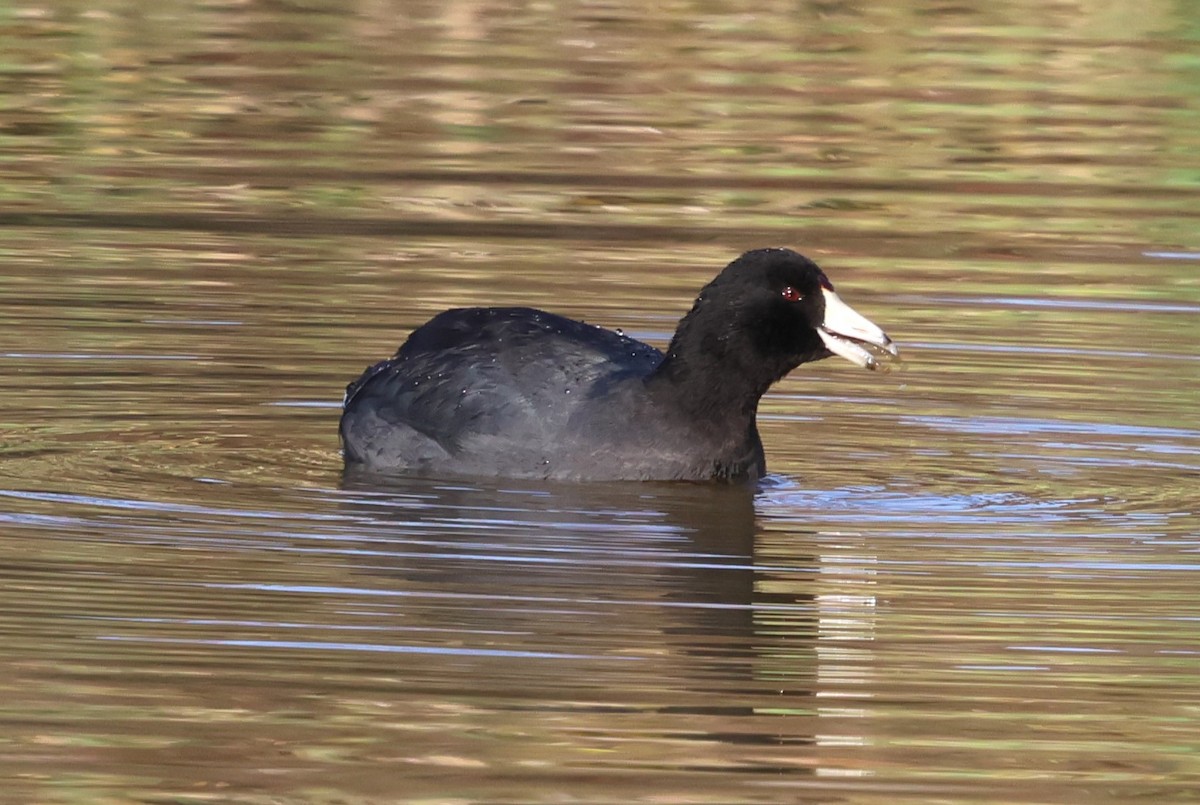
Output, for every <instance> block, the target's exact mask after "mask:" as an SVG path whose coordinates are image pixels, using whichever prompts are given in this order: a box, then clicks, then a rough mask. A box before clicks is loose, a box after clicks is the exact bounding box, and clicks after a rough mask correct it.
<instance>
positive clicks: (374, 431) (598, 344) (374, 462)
mask: <svg viewBox="0 0 1200 805" xmlns="http://www.w3.org/2000/svg"><path fill="white" fill-rule="evenodd" d="M662 358H663V355H662V353H661V352H659V351H658V350H657V349H654V348H653V347H651V346H649V345H647V344H644V343H642V342H640V341H636V340H634V339H632V338H628V337H625V336H623V335H620V334H618V333H614V332H611V331H609V330H605V329H603V328H600V327H595V326H592V325H588V324H584V323H583V322H579V321H574V320H572V319H567V318H564V317H562V316H558V315H555V314H552V313H546V312H544V311H539V310H533V309H530V308H460V309H455V310H448V311H446V312H444V313H441V314H439V315H438V316H436V317H434V318H433V319H431V320H430V321H429V322H428V323H427V324H425V325H423V326H422V327H419V328H418V329H417V330H415V331H413V333H412V334H411V335H410V336H409V338H408V340H407V341H406V342H405V343H404V344H403V346H401V347H400V349H399V350H398V351H397V353H396V355H395V356H394V357H392V358H389V359H388V360H386V361H383V362H381V363H378V364H376V365H374V366H372V367H371V368H369V369H367V371H366V372H364V373H363V375H362V376H361V377H359V378H358V379H357V380H355V381H354V382H353V383H351V384H350V386H349V387H348V388H347V389H346V398H345V402H344V403H343V412H342V422H341V435H342V442H343V447H344V450H345V454H346V457H347V459H348V460H350V461H353V462H358V463H362V464H364V465H366V466H368V467H371V468H375V469H383V470H396V471H432V472H451V473H456V474H486V475H494V474H499V475H509V476H520V475H524V476H535V477H536V476H539V475H540V474H541V473H542V468H543V467H548V466H550V465H551V463H552V459H553V455H552V452H553V450H554V448H555V445H556V444H560V443H561V442H562V440H563V439H564V438H565V437H566V435H567V434H566V431H567V428H568V427H569V423H570V421H571V417H572V415H573V414H574V413H575V412H576V411H577V410H578V409H580V408H581V407H583V406H586V405H587V401H588V400H589V398H593V397H595V396H597V395H599V394H602V393H604V391H605V390H606V389H608V388H610V387H611V386H612V385H613V384H617V383H621V382H626V381H629V380H631V379H635V378H641V377H645V376H646V375H648V374H650V373H651V372H652V371H653V369H654V368H655V367H656V366H657V365H658V364H659V363H660V362H661V361H662Z"/></svg>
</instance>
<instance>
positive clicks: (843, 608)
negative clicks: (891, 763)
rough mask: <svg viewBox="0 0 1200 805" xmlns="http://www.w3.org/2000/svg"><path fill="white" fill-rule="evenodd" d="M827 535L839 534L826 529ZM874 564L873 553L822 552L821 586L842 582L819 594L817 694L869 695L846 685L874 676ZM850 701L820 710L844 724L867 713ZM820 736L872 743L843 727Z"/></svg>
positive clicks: (854, 772) (844, 771)
mask: <svg viewBox="0 0 1200 805" xmlns="http://www.w3.org/2000/svg"><path fill="white" fill-rule="evenodd" d="M824 536H839V535H838V534H830V533H826V534H824ZM846 536H858V535H846ZM875 564H876V559H875V557H873V556H854V555H850V556H848V555H846V554H844V553H838V554H832V555H831V554H822V555H821V557H820V562H818V564H817V572H818V574H819V579H818V583H819V585H820V587H821V588H822V589H827V588H829V587H835V588H841V589H837V590H836V591H835V592H821V593H818V594H817V596H816V611H817V640H816V656H817V690H816V698H817V699H818V700H821V699H825V700H836V699H839V698H842V699H853V700H861V699H864V698H869V697H870V696H871V693H870V692H869V691H868V690H866V689H862V690H853V689H851V690H848V689H847V686H856V687H858V686H865V685H867V684H868V683H870V682H872V681H874V674H872V672H871V669H872V659H873V656H874V654H873V652H872V651H871V650H870V649H869V648H864V647H863V646H865V645H866V644H868V643H869V642H870V641H872V640H874V638H875V595H874V589H873V588H874V586H875V578H874V577H875V574H876V571H875V568H874V565H875ZM848 644H849V645H848ZM848 704H849V702H847V703H846V704H844V705H838V704H834V703H833V702H832V701H831V702H829V704H824V705H821V704H819V705H818V707H817V716H818V717H820V718H829V719H837V720H838V723H841V724H845V723H847V722H846V719H851V718H865V717H866V715H867V710H866V709H865V708H862V707H852V706H847V705H848ZM816 742H817V744H818V745H820V746H839V747H846V746H864V745H866V744H868V743H869V742H868V740H867V738H866V736H865V735H863V734H861V733H859V734H846V733H845V732H842V733H839V734H834V733H828V734H823V733H818V734H817V735H816ZM816 773H817V774H818V775H819V776H824V777H864V776H868V775H870V774H871V772H870V770H868V769H853V768H845V767H838V766H820V767H818V768H817V769H816Z"/></svg>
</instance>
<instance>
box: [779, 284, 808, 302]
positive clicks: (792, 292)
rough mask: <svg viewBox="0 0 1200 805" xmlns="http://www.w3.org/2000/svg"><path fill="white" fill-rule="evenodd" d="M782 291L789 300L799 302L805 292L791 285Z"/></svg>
mask: <svg viewBox="0 0 1200 805" xmlns="http://www.w3.org/2000/svg"><path fill="white" fill-rule="evenodd" d="M781 293H782V294H783V298H784V299H786V300H788V301H789V302H799V301H800V300H801V299H803V298H804V294H802V293H800V292H799V291H797V290H796V289H795V288H793V287H792V286H791V285H789V286H787V287H786V288H784V289H783V291H781Z"/></svg>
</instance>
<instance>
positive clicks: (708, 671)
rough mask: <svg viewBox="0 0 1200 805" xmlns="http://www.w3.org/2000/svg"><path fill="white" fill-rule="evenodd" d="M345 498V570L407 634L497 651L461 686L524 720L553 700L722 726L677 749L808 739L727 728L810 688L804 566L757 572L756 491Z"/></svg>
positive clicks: (446, 486) (434, 484) (371, 482)
mask: <svg viewBox="0 0 1200 805" xmlns="http://www.w3.org/2000/svg"><path fill="white" fill-rule="evenodd" d="M343 486H344V491H345V493H346V498H345V500H346V503H345V505H346V506H347V507H348V508H349V509H350V510H351V511H352V512H353V514H354V515H355V517H356V519H358V520H359V522H361V523H362V527H361V535H362V537H363V538H364V540H368V541H369V543H370V548H369V549H368V550H364V552H363V560H362V563H361V565H359V568H360V569H361V570H362V571H364V572H367V573H369V574H371V576H372V582H371V586H373V587H376V588H379V587H381V586H382V587H386V588H388V589H390V590H394V591H396V592H397V593H399V594H400V595H401V597H400V598H399V599H396V600H398V601H399V602H400V603H399V605H398V607H399V612H400V614H401V616H402V617H403V619H404V621H405V623H406V624H408V625H409V626H416V627H419V628H420V629H422V630H426V632H425V633H426V634H427V635H428V638H427V639H428V640H431V641H444V642H445V643H446V644H453V645H456V646H480V647H486V648H487V649H488V650H490V651H497V650H498V651H504V652H511V653H512V658H513V663H514V664H510V665H506V666H505V667H504V670H499V667H498V665H497V663H496V662H491V663H488V662H478V663H475V664H474V666H473V668H472V669H471V673H472V674H478V678H474V679H473V681H472V682H471V683H470V684H471V685H480V686H483V687H485V688H486V689H488V690H491V691H493V692H494V693H495V694H497V695H499V696H504V697H508V698H514V697H515V698H521V699H524V700H526V701H525V703H524V704H523V705H522V706H526V707H528V706H539V705H536V704H533V703H531V702H529V701H528V699H529V698H530V697H534V698H536V697H544V698H545V699H547V700H549V699H558V700H561V699H562V698H563V697H564V695H566V693H565V691H569V695H570V698H571V699H572V701H573V702H575V703H576V705H577V704H578V703H579V702H580V701H581V700H587V701H590V702H591V703H592V705H593V706H596V707H603V708H605V709H606V710H611V709H612V708H614V707H617V708H621V707H634V708H637V709H639V710H640V711H647V710H651V711H653V712H657V713H659V714H673V715H681V716H691V717H693V720H694V717H712V716H719V717H721V718H719V719H717V722H718V723H719V724H720V726H718V723H713V722H712V721H707V720H706V721H704V722H703V723H704V726H703V727H700V724H699V723H691V722H689V724H690V726H689V727H688V729H686V730H682V731H679V734H678V735H676V736H675V737H683V738H688V739H703V740H717V741H721V742H727V743H756V742H765V743H772V744H781V743H788V744H790V743H808V742H810V741H811V736H810V735H809V734H807V732H806V729H807V728H806V729H800V730H799V731H796V730H795V729H793V728H789V729H784V730H782V731H781V730H780V729H779V728H780V726H781V725H780V723H779V722H778V720H777V719H776V720H775V721H773V722H772V726H771V728H770V730H768V731H767V732H763V731H761V730H760V729H757V728H749V725H748V723H747V722H744V721H743V719H744V718H746V717H750V716H754V715H755V714H762V713H764V712H767V711H770V712H772V713H775V714H778V713H781V712H785V713H786V712H791V713H800V712H811V709H812V704H811V698H812V682H813V679H814V670H813V657H814V649H813V638H814V629H815V626H814V618H813V615H812V606H813V597H812V595H811V594H810V593H807V592H805V589H806V587H807V584H806V583H805V580H806V579H807V578H811V573H812V562H811V561H797V562H795V563H794V566H790V567H780V566H778V563H776V566H774V567H769V568H768V567H762V566H758V565H756V562H755V542H756V537H757V536H758V529H759V524H758V522H757V520H756V517H755V509H754V503H755V489H754V487H752V486H746V485H740V486H739V485H714V484H636V483H622V484H561V485H560V484H546V483H534V482H514V481H488V482H471V483H465V482H447V481H431V480H422V479H409V478H405V479H391V478H389V479H380V478H379V477H377V476H369V475H360V474H355V473H353V472H352V471H351V472H348V473H347V475H346V477H345V479H344V485H343ZM792 564H793V563H791V562H789V565H792ZM785 577H786V578H785ZM781 578H785V581H786V583H782V584H780V583H779V580H780V579H781ZM773 590H783V592H779V591H773ZM521 657H527V658H535V657H536V658H539V659H540V660H546V659H549V660H550V662H549V664H547V662H542V661H534V660H533V659H528V660H527V661H526V662H525V663H524V664H522V663H521V660H520V658H521ZM555 657H560V658H562V662H553V659H554V658H555ZM462 667H463V666H462V665H460V666H459V669H460V670H461V668H462ZM801 721H805V722H806V721H807V719H801ZM792 726H793V727H798V726H799V724H795V725H792ZM810 727H811V724H810Z"/></svg>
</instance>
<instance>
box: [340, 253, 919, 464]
mask: <svg viewBox="0 0 1200 805" xmlns="http://www.w3.org/2000/svg"><path fill="white" fill-rule="evenodd" d="M834 354H837V355H840V356H842V357H843V358H846V359H848V360H850V361H851V362H853V363H855V364H857V365H859V366H861V367H866V368H868V369H878V368H885V367H886V366H887V365H888V364H889V363H890V362H891V361H892V360H893V359H895V358H897V357H898V353H897V350H896V347H895V346H894V345H893V344H892V341H891V339H890V338H888V337H887V335H886V334H885V333H884V332H883V330H881V329H880V328H879V327H877V326H875V325H874V324H872V323H871V322H870V321H868V320H867V319H866V318H864V317H863V316H861V315H859V314H858V313H856V312H855V311H854V310H853V309H851V308H850V307H849V306H848V305H847V304H846V303H845V302H843V301H842V300H841V299H840V298H838V296H837V294H836V293H834V290H833V285H832V283H830V281H829V279H828V278H827V277H826V276H825V274H824V273H823V272H822V271H821V269H820V268H818V267H817V265H816V264H815V263H813V262H812V261H811V260H809V259H807V258H806V257H804V256H802V255H800V254H797V253H796V252H794V251H791V250H789V249H757V250H755V251H750V252H747V253H745V254H743V255H742V256H741V257H739V258H738V259H736V260H734V261H733V262H732V263H730V264H729V265H728V266H727V267H726V268H725V269H724V270H723V271H721V273H720V274H718V275H717V277H716V278H715V279H714V280H713V281H712V282H710V283H709V284H708V285H706V286H705V287H704V288H703V289H702V290H701V291H700V295H699V296H698V297H697V299H696V302H695V304H694V305H693V306H692V309H691V311H690V312H688V314H687V315H686V316H684V317H683V319H682V320H681V321H680V322H679V326H678V328H677V329H676V331H675V335H674V337H673V338H672V339H671V343H670V346H669V347H668V348H667V351H666V352H665V353H663V352H661V351H659V350H658V349H655V348H654V347H652V346H650V345H648V344H644V343H642V342H640V341H637V340H634V339H632V338H629V337H627V336H625V335H623V334H621V333H617V332H613V331H611V330H606V329H603V328H601V327H596V326H593V325H590V324H584V323H583V322H580V321H575V320H573V319H568V318H565V317H563V316H558V315H555V314H553V313H547V312H544V311H541V310H534V309H531V308H519V307H505V308H460V309H454V310H447V311H445V312H444V313H440V314H438V315H437V316H435V317H434V318H433V319H431V320H430V321H429V322H427V323H426V324H424V325H422V326H421V327H418V328H417V329H416V330H414V331H413V332H412V334H410V335H409V337H408V340H407V341H405V342H404V344H403V345H402V346H401V347H400V349H399V350H398V351H397V352H396V354H395V355H394V356H393V357H391V358H389V359H387V360H385V361H382V362H380V363H377V364H375V365H374V366H372V367H370V368H369V369H367V370H366V371H365V372H364V373H363V374H362V376H361V377H359V378H358V379H357V380H355V381H354V382H352V383H351V384H350V385H349V387H347V389H346V396H345V400H344V401H343V404H342V419H341V427H340V433H341V438H342V447H343V454H344V456H345V460H346V464H347V466H348V467H350V466H354V465H361V466H362V467H363V468H364V469H366V470H368V471H374V472H381V473H389V474H391V473H399V474H408V475H424V476H447V477H449V476H477V477H478V476H498V477H512V478H546V479H556V480H574V481H595V480H709V479H720V480H730V481H735V480H753V479H756V478H759V477H761V476H762V475H763V474H764V473H765V472H766V462H765V460H764V457H763V448H762V441H761V440H760V439H759V435H758V428H757V425H756V423H755V416H756V413H757V410H758V401H759V399H760V398H761V397H762V396H763V394H764V393H765V392H766V391H767V389H768V388H770V386H771V384H773V383H775V381H777V380H779V379H780V378H782V377H783V376H784V375H786V374H787V373H788V372H790V371H791V370H793V369H795V368H796V367H797V366H799V365H800V364H802V363H807V362H810V361H817V360H821V359H823V358H827V357H830V356H831V355H834Z"/></svg>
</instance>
